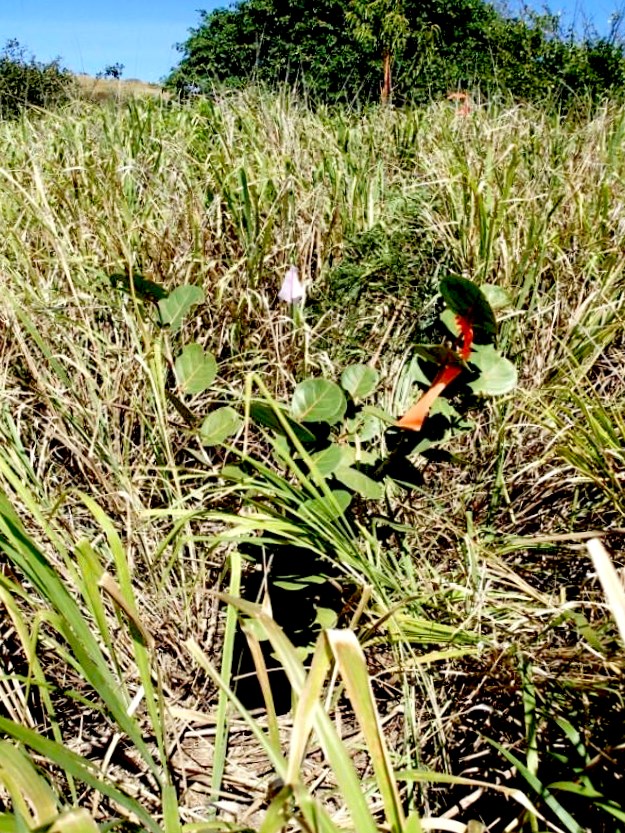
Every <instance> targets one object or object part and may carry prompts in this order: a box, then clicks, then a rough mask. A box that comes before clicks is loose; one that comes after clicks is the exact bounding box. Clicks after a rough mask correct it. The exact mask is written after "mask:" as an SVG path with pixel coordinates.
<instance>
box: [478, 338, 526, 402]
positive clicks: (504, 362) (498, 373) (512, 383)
mask: <svg viewBox="0 0 625 833" xmlns="http://www.w3.org/2000/svg"><path fill="white" fill-rule="evenodd" d="M471 364H472V365H473V366H474V367H476V368H477V369H478V370H479V371H480V375H479V376H478V377H477V379H475V380H474V381H473V382H470V383H469V387H470V388H471V390H472V391H473V392H474V393H481V394H486V395H487V396H501V395H502V394H504V393H509V392H510V391H511V390H513V389H514V388H515V387H516V384H517V372H516V368H515V366H514V365H513V364H512V362H511V361H509V360H508V359H506V358H504V357H503V356H502V355H501V354H500V353H498V352H497V350H495V348H494V347H493V345H492V344H486V345H484V346H479V347H477V348H476V349H475V351H474V352H473V354H472V355H471Z"/></svg>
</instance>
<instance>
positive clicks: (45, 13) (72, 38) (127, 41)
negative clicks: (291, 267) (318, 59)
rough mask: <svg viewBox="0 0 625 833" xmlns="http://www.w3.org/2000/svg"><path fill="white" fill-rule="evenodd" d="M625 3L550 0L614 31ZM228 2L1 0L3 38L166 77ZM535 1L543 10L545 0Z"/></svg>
mask: <svg viewBox="0 0 625 833" xmlns="http://www.w3.org/2000/svg"><path fill="white" fill-rule="evenodd" d="M519 3H520V0H512V2H510V3H509V5H510V6H511V7H515V6H517V5H518V4H519ZM623 3H625V0H550V2H549V4H548V5H549V6H550V8H551V9H552V10H553V11H555V12H562V13H563V16H564V19H565V20H566V21H573V20H576V21H577V22H578V23H580V22H581V21H582V19H583V18H584V17H586V18H587V19H590V20H592V21H593V22H594V24H595V26H596V27H597V29H598V30H599V31H600V32H606V31H607V26H608V18H609V16H610V14H611V13H612V12H613V11H614V10H615V8H617V6H618V5H622V4H623ZM226 5H228V2H227V0H173V2H172V0H126V2H123V0H106V2H102V0H0V45H4V43H6V41H7V40H8V39H9V38H17V39H18V40H19V41H20V43H21V44H22V45H24V46H26V47H27V48H28V49H29V50H30V52H32V53H34V54H35V56H36V57H37V59H38V60H40V61H49V60H52V59H53V58H56V57H60V58H61V60H62V63H63V65H64V66H67V67H68V68H69V69H72V70H74V71H75V72H87V73H89V74H91V75H95V73H96V72H100V71H102V70H103V69H104V67H105V66H106V65H108V64H113V63H116V62H119V63H122V64H124V66H125V69H124V77H125V78H141V79H142V80H144V81H158V80H159V79H160V78H163V77H164V76H165V75H167V74H168V72H169V70H170V69H171V68H172V67H173V66H175V65H176V63H177V62H178V60H179V57H180V56H179V53H178V52H176V50H175V48H174V44H176V43H179V42H180V41H184V40H185V39H186V37H187V33H188V29H189V28H190V27H192V26H196V25H197V23H198V22H199V13H198V9H200V8H201V9H206V10H211V9H214V8H218V7H222V6H226ZM529 5H530V6H534V7H536V8H538V9H540V8H541V7H542V5H543V3H542V2H540V0H530V3H529Z"/></svg>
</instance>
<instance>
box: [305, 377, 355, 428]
mask: <svg viewBox="0 0 625 833" xmlns="http://www.w3.org/2000/svg"><path fill="white" fill-rule="evenodd" d="M346 409H347V401H346V399H345V396H344V394H343V391H342V390H341V389H340V387H339V386H338V385H337V384H336V382H331V381H330V380H329V379H304V381H303V382H300V383H299V385H298V386H297V387H296V388H295V391H294V393H293V399H292V401H291V416H292V417H293V419H296V420H298V422H327V423H328V425H334V424H335V423H337V422H339V420H341V419H342V418H343V416H344V415H345V410H346Z"/></svg>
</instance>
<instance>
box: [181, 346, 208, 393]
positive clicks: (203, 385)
mask: <svg viewBox="0 0 625 833" xmlns="http://www.w3.org/2000/svg"><path fill="white" fill-rule="evenodd" d="M174 367H175V370H176V379H177V380H178V384H179V385H180V387H181V388H182V389H183V391H184V392H185V393H190V394H195V393H204V391H205V390H206V389H207V388H208V387H210V385H211V384H212V383H213V380H214V379H215V376H216V375H217V361H216V359H215V357H214V356H213V354H212V353H205V352H204V350H202V347H201V346H200V345H199V344H188V345H187V346H186V347H185V348H184V350H183V351H182V353H181V354H180V355H179V356H178V358H177V359H176V363H175V365H174Z"/></svg>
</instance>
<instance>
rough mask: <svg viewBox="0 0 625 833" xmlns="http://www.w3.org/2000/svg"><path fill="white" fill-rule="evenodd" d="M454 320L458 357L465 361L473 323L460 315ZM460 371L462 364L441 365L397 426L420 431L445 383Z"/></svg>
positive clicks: (468, 354) (448, 382)
mask: <svg viewBox="0 0 625 833" xmlns="http://www.w3.org/2000/svg"><path fill="white" fill-rule="evenodd" d="M456 322H457V323H458V327H459V328H460V339H461V341H462V343H461V345H460V349H459V350H458V357H459V358H460V359H461V360H462V361H467V360H468V358H469V356H470V355H471V346H472V344H473V325H472V324H471V322H470V321H469V319H468V318H464V317H463V316H462V315H457V316H456ZM452 361H453V360H452ZM461 373H462V366H461V365H459V364H456V363H455V362H453V363H452V362H448V363H447V364H445V365H443V367H441V369H440V370H439V371H438V373H437V374H436V376H435V377H434V381H433V382H432V384H431V385H430V387H429V388H428V390H426V392H425V393H424V394H423V396H421V398H420V399H418V400H417V402H415V404H414V405H413V406H412V408H410V409H409V410H408V411H407V412H406V414H404V416H403V417H402V418H401V419H400V420H399V422H398V423H397V427H398V428H407V429H408V430H409V431H420V430H421V428H422V427H423V423H424V422H425V420H426V418H427V416H428V414H429V413H430V409H431V407H432V405H433V404H434V402H435V401H436V400H437V399H438V397H439V396H440V395H441V393H442V392H443V391H444V390H445V388H446V387H447V385H450V384H451V383H452V382H453V381H454V379H456V378H457V377H458V376H459V375H460V374H461Z"/></svg>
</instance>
